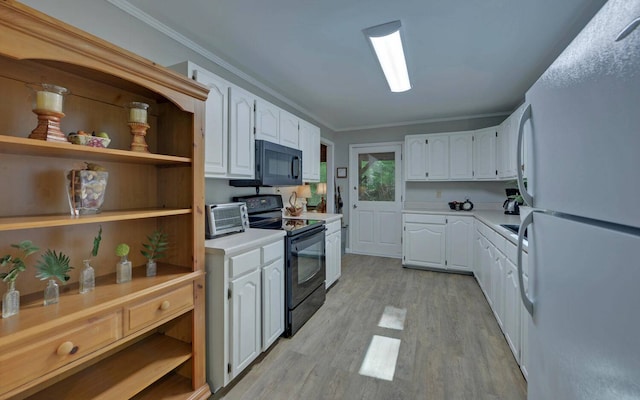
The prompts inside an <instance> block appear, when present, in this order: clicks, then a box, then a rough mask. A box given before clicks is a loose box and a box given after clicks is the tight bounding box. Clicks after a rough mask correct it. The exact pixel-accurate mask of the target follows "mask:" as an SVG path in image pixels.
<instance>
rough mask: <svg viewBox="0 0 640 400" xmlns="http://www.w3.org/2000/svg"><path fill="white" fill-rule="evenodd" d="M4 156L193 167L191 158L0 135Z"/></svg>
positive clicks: (0, 150) (1, 149)
mask: <svg viewBox="0 0 640 400" xmlns="http://www.w3.org/2000/svg"><path fill="white" fill-rule="evenodd" d="M0 152H2V153H8V154H21V155H25V156H38V157H56V158H67V159H76V160H83V161H105V162H121V163H129V164H151V165H180V164H185V165H189V164H191V158H188V157H178V156H167V155H163V154H152V153H138V152H134V151H129V150H117V149H109V148H107V149H103V148H97V147H87V146H80V145H75V144H71V143H55V142H45V141H43V140H36V139H29V138H22V137H16V136H7V135H0Z"/></svg>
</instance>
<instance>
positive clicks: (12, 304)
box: [2, 281, 20, 318]
mask: <svg viewBox="0 0 640 400" xmlns="http://www.w3.org/2000/svg"><path fill="white" fill-rule="evenodd" d="M8 283H9V288H8V289H7V292H6V293H5V294H4V296H3V297H2V318H9V317H10V316H12V315H16V314H17V313H18V311H20V292H18V291H17V290H16V282H15V281H9V282H8Z"/></svg>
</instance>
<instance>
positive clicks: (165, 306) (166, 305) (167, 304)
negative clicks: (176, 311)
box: [160, 300, 171, 311]
mask: <svg viewBox="0 0 640 400" xmlns="http://www.w3.org/2000/svg"><path fill="white" fill-rule="evenodd" d="M169 307H171V303H170V302H169V300H165V301H163V302H162V303H161V304H160V309H161V310H162V311H166V310H168V309H169Z"/></svg>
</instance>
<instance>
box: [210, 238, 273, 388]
mask: <svg viewBox="0 0 640 400" xmlns="http://www.w3.org/2000/svg"><path fill="white" fill-rule="evenodd" d="M282 235H284V232H282V234H280V233H278V235H277V236H273V237H268V238H267V239H262V240H258V241H256V244H255V245H254V246H248V247H243V250H241V251H238V250H235V251H234V250H231V251H227V250H226V249H225V248H214V247H209V245H207V248H206V264H207V290H206V294H207V321H206V322H207V377H208V379H207V380H208V382H209V383H210V384H211V388H212V389H213V391H217V390H219V389H220V388H222V387H223V386H226V385H227V384H228V383H229V382H230V381H231V380H232V379H233V378H235V377H236V376H238V374H240V373H241V372H242V371H243V370H244V369H245V368H246V367H247V366H248V365H250V364H251V363H252V362H253V361H254V360H255V359H256V358H257V357H258V356H259V355H260V353H261V352H262V351H264V350H266V349H268V348H269V346H270V345H271V344H273V342H275V341H276V340H277V339H278V337H279V336H280V335H281V334H282V332H284V302H285V300H284V299H285V298H284V296H285V290H284V289H285V282H284V279H285V277H284V241H283V238H282ZM212 242H215V241H212ZM235 248H237V246H236V247H235ZM232 249H233V247H232Z"/></svg>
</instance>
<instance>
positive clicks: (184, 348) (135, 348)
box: [30, 334, 191, 400]
mask: <svg viewBox="0 0 640 400" xmlns="http://www.w3.org/2000/svg"><path fill="white" fill-rule="evenodd" d="M190 358H191V345H190V344H189V343H185V342H182V341H180V340H176V339H173V338H170V337H168V336H165V335H161V334H154V335H152V336H150V337H148V338H146V339H145V340H143V341H140V342H138V343H136V344H134V345H132V346H130V347H128V348H127V350H126V351H120V352H118V353H116V354H114V355H113V356H111V357H109V358H107V359H104V360H102V361H100V362H98V363H97V364H95V365H92V366H91V367H88V368H86V369H84V370H82V371H80V372H78V373H76V374H74V375H72V376H70V377H68V378H67V379H64V380H62V381H60V382H58V383H56V384H55V385H53V386H50V387H48V388H46V389H44V390H42V391H41V392H38V393H36V394H35V395H33V396H31V397H30V399H34V400H37V399H58V400H64V399H69V400H71V399H73V400H76V399H128V398H131V397H132V396H134V395H136V394H137V393H139V392H141V391H143V390H144V389H145V388H146V387H147V386H148V384H149V382H154V381H156V380H158V379H160V378H162V377H163V376H165V375H166V374H168V373H170V372H171V371H172V370H174V369H175V368H177V367H179V366H180V365H181V364H183V363H184V362H186V361H187V360H189V359H190Z"/></svg>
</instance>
